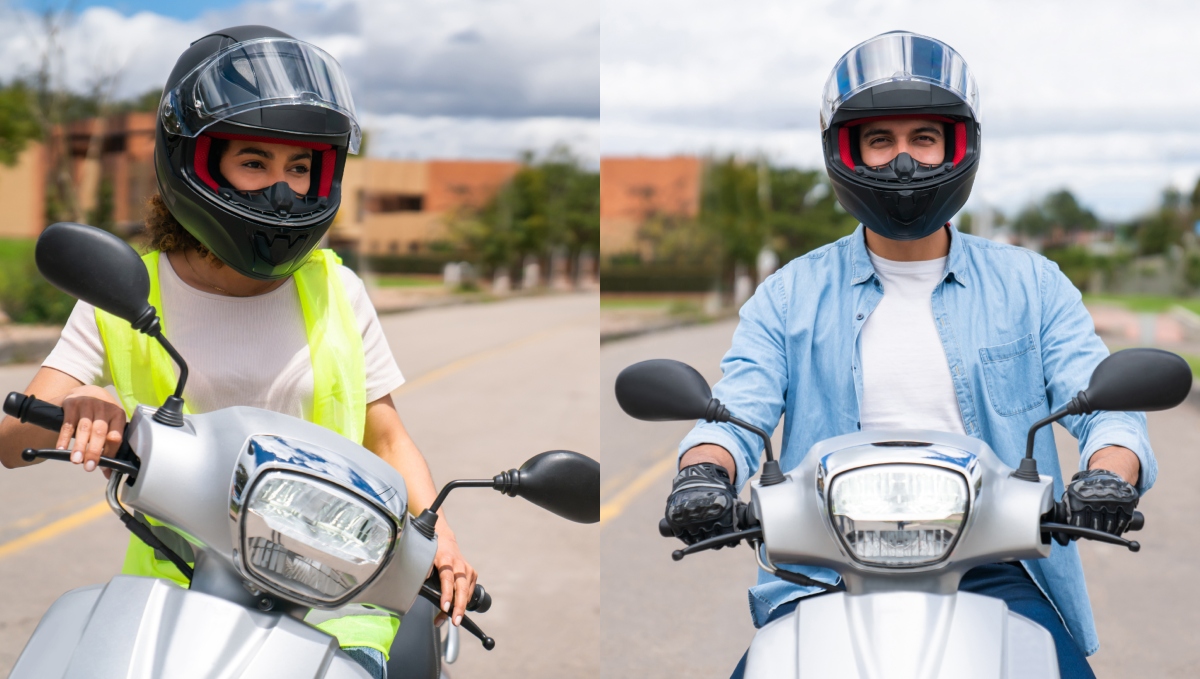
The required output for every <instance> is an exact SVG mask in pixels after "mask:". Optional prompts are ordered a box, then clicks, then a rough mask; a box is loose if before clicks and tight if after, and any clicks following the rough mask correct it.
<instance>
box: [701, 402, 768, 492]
mask: <svg viewBox="0 0 1200 679" xmlns="http://www.w3.org/2000/svg"><path fill="white" fill-rule="evenodd" d="M713 403H716V404H717V405H718V406H719V407H720V411H721V414H722V415H723V416H724V417H722V418H714V420H715V421H717V422H728V423H730V424H733V425H736V426H739V427H741V428H742V429H745V430H746V431H751V432H754V433H755V434H758V438H760V439H762V442H763V453H765V454H766V457H767V460H766V461H765V462H763V466H762V476H760V477H759V483H761V484H762V485H764V486H774V485H776V484H778V483H783V478H784V477H783V471H782V470H780V469H779V462H778V461H777V460H776V459H775V452H774V449H773V448H772V447H771V436H770V435H769V434H767V432H765V431H763V430H762V429H759V428H758V427H756V426H754V425H752V424H750V423H749V422H744V421H742V420H739V419H738V418H736V417H733V416H732V415H730V414H729V411H728V410H726V409H725V407H724V406H721V405H720V402H719V401H717V399H715V398H714V399H713Z"/></svg>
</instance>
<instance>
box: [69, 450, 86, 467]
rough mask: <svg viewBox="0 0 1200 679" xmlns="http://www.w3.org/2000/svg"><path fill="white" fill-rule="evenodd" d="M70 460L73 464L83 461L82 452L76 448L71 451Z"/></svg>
mask: <svg viewBox="0 0 1200 679" xmlns="http://www.w3.org/2000/svg"><path fill="white" fill-rule="evenodd" d="M71 461H72V462H74V463H75V464H79V463H80V462H83V453H82V452H81V451H78V450H77V451H75V452H73V453H71Z"/></svg>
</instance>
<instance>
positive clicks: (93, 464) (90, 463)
mask: <svg viewBox="0 0 1200 679" xmlns="http://www.w3.org/2000/svg"><path fill="white" fill-rule="evenodd" d="M83 468H84V470H85V471H89V472H90V471H92V470H93V469H95V468H96V461H95V460H88V461H87V464H85V465H83Z"/></svg>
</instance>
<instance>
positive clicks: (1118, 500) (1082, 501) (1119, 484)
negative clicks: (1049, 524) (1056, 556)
mask: <svg viewBox="0 0 1200 679" xmlns="http://www.w3.org/2000/svg"><path fill="white" fill-rule="evenodd" d="M1063 504H1064V505H1065V506H1066V510H1067V523H1069V524H1071V525H1073V526H1080V527H1083V528H1092V529H1094V530H1102V531H1104V532H1105V533H1112V534H1113V535H1120V534H1121V533H1124V532H1125V529H1126V528H1127V527H1128V526H1129V522H1130V520H1132V519H1133V510H1134V509H1136V508H1137V505H1138V491H1137V488H1134V487H1133V486H1132V485H1131V484H1130V483H1129V482H1128V481H1126V480H1125V479H1123V478H1121V477H1120V476H1117V475H1116V474H1114V473H1112V472H1110V471H1108V470H1107V469H1089V470H1087V471H1082V472H1078V473H1076V474H1075V476H1072V477H1071V483H1070V484H1068V485H1067V489H1066V491H1065V492H1064V493H1063ZM1059 542H1060V543H1061V542H1062V541H1061V540H1060V541H1059Z"/></svg>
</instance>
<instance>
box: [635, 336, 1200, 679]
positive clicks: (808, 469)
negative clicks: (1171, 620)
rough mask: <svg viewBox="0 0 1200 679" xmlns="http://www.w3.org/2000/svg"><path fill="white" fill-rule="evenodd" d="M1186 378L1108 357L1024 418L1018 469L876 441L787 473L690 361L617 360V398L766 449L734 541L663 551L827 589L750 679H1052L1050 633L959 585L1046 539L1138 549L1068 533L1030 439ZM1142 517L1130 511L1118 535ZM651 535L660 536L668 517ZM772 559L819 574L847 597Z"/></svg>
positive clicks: (846, 439)
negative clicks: (742, 561) (749, 436)
mask: <svg viewBox="0 0 1200 679" xmlns="http://www.w3.org/2000/svg"><path fill="white" fill-rule="evenodd" d="M1191 384H1192V373H1191V369H1190V368H1189V367H1188V365H1187V363H1186V362H1185V361H1184V360H1183V359H1182V358H1180V357H1179V356H1176V355H1175V354H1171V353H1169V352H1165V351H1160V350H1157V349H1128V350H1125V351H1120V352H1117V353H1115V354H1113V355H1111V356H1109V357H1108V358H1106V359H1105V360H1104V361H1103V362H1101V364H1100V365H1099V366H1097V368H1096V370H1095V372H1094V373H1093V375H1092V379H1091V383H1090V384H1089V386H1088V389H1087V390H1086V391H1083V392H1080V393H1079V395H1078V396H1077V397H1076V398H1075V399H1073V400H1072V401H1071V403H1070V404H1069V405H1068V406H1066V407H1065V408H1063V409H1062V410H1060V411H1058V412H1056V413H1053V414H1052V415H1050V416H1049V417H1047V418H1045V419H1043V420H1041V421H1040V422H1037V423H1036V424H1034V426H1033V427H1032V428H1031V429H1030V431H1029V438H1028V445H1027V450H1026V456H1025V458H1024V459H1023V460H1022V462H1021V464H1020V466H1019V468H1018V469H1017V470H1015V471H1014V470H1013V469H1012V468H1011V467H1009V466H1007V465H1005V464H1004V463H1003V462H1002V461H1001V460H1000V458H998V457H997V456H996V454H995V453H994V452H992V450H991V449H990V448H989V447H988V446H987V444H986V443H984V442H983V441H980V440H978V439H973V438H969V437H966V436H960V435H957V434H949V433H943V432H934V431H875V432H856V433H853V434H847V435H844V436H837V437H833V438H829V439H826V440H824V441H820V442H818V443H817V444H815V445H814V446H813V447H812V448H810V449H809V451H808V453H807V454H806V455H805V456H804V458H803V459H802V460H801V462H800V464H799V465H798V466H797V467H796V468H795V469H792V470H791V471H789V472H788V473H787V474H784V473H782V472H781V470H780V468H779V463H778V461H776V460H775V459H774V456H773V454H772V450H771V440H770V436H769V435H768V434H767V432H765V431H763V430H761V429H759V428H757V427H755V426H753V425H751V424H749V423H747V422H743V421H742V420H739V419H738V418H737V417H735V416H734V415H733V414H732V413H730V412H729V411H728V409H727V408H725V406H723V405H721V403H720V402H719V401H717V400H716V399H714V398H712V392H711V390H710V389H709V387H708V384H707V382H705V380H704V378H703V377H702V376H701V375H700V374H699V373H698V372H696V371H695V370H694V369H693V368H691V367H690V366H688V365H685V364H683V363H679V362H676V361H670V360H664V359H656V360H651V361H644V362H642V363H637V364H634V365H632V366H629V367H628V368H626V369H625V370H624V371H622V372H621V374H620V375H619V376H618V377H617V383H616V394H617V401H618V402H619V403H620V406H621V408H622V409H623V410H624V411H625V412H626V413H628V414H629V415H631V416H633V417H635V418H637V419H641V420H650V421H666V420H696V419H700V420H706V421H709V422H729V423H731V424H733V425H735V426H738V427H742V428H744V429H747V430H749V431H751V432H754V433H755V434H757V435H758V436H759V437H760V438H761V439H762V441H763V445H764V449H765V454H766V461H765V462H764V464H763V469H762V475H761V477H760V479H759V480H757V481H754V482H753V483H752V484H751V488H752V499H751V501H750V503H748V504H741V505H740V506H739V507H737V511H738V515H737V516H738V519H737V524H736V526H735V532H732V533H729V534H726V535H721V536H717V537H714V538H711V539H708V540H704V541H702V542H697V543H695V544H693V545H689V546H688V547H686V548H684V549H680V550H677V551H675V552H674V554H673V555H672V556H673V558H674V559H675V560H677V561H678V560H680V559H682V558H683V557H684V556H686V555H688V554H693V553H695V552H699V551H703V550H706V549H713V548H716V547H722V546H728V545H734V544H737V543H738V542H739V541H740V540H746V541H747V542H748V543H749V544H750V546H751V547H752V548H753V549H754V555H755V558H756V560H757V561H758V564H759V566H760V567H761V568H762V569H763V570H765V571H767V572H769V573H772V574H774V575H776V576H777V577H779V578H781V579H783V580H785V581H788V582H793V583H795V584H799V585H804V586H810V587H811V586H816V587H820V588H823V589H825V590H827V592H828V593H826V594H823V595H821V596H813V597H808V598H805V599H802V600H801V601H800V603H799V605H798V606H797V608H796V610H795V611H794V612H792V613H791V614H788V615H785V616H783V617H781V618H779V619H777V620H775V621H773V622H770V623H768V624H767V625H765V626H763V627H762V629H760V630H759V631H758V633H757V634H756V635H755V637H754V641H753V642H752V643H751V645H750V650H749V653H748V656H747V659H746V666H745V676H746V677H747V679H766V678H768V677H769V678H771V679H788V678H792V679H800V678H803V679H964V678H970V679H1057V678H1058V677H1059V671H1058V660H1057V657H1056V655H1055V647H1054V640H1053V638H1052V637H1051V636H1050V633H1049V632H1048V631H1046V630H1045V629H1044V628H1042V627H1041V626H1039V625H1037V624H1035V623H1034V622H1032V621H1031V620H1029V619H1028V618H1025V617H1023V616H1021V615H1018V614H1016V613H1014V612H1012V611H1010V610H1008V606H1007V605H1006V604H1005V602H1004V601H1002V600H1000V599H996V598H991V597H987V596H982V595H978V594H973V593H969V592H960V591H958V585H959V581H960V580H961V578H962V576H963V575H964V574H965V573H966V572H967V571H968V570H970V569H971V568H973V567H975V566H979V565H982V564H989V563H996V562H1002V561H1010V562H1015V561H1019V560H1028V559H1040V558H1045V557H1048V556H1049V555H1050V541H1051V539H1058V540H1059V541H1060V542H1061V541H1065V540H1068V539H1070V538H1072V537H1079V538H1089V539H1093V540H1100V541H1103V542H1109V543H1113V544H1118V545H1123V546H1125V547H1127V548H1129V549H1130V550H1131V551H1134V552H1136V551H1138V549H1139V548H1140V546H1139V545H1138V543H1136V542H1131V541H1128V540H1126V539H1124V538H1121V537H1118V536H1115V535H1112V534H1110V533H1107V532H1103V531H1099V530H1093V529H1090V528H1084V527H1081V526H1076V525H1072V524H1069V523H1067V522H1068V521H1069V519H1070V517H1069V516H1068V513H1067V509H1066V507H1065V505H1064V504H1063V503H1057V502H1055V500H1054V498H1053V497H1052V489H1053V484H1052V481H1051V478H1050V477H1048V476H1042V475H1039V474H1038V473H1037V464H1036V462H1035V461H1034V459H1033V441H1034V434H1035V433H1036V432H1037V430H1038V429H1040V428H1042V427H1044V426H1047V425H1049V424H1051V423H1053V422H1056V421H1058V420H1060V419H1062V418H1063V417H1065V416H1067V415H1078V414H1084V413H1090V412H1094V411H1097V410H1124V411H1147V410H1165V409H1167V408H1172V407H1175V406H1176V405H1179V404H1180V403H1182V402H1183V400H1184V398H1186V397H1187V395H1188V393H1189V391H1190V389H1191ZM884 489H886V493H885V492H883V491H884ZM1142 522H1143V518H1142V516H1141V513H1140V512H1135V513H1134V516H1133V519H1132V521H1131V522H1130V526H1129V530H1137V529H1140V528H1141V526H1142ZM659 530H660V532H661V533H662V534H663V535H664V536H666V537H670V536H671V531H670V528H669V527H668V526H666V525H665V521H664V523H662V524H660V526H659ZM779 564H804V565H810V566H822V567H825V568H830V569H832V570H834V571H836V572H838V573H839V574H840V575H841V577H842V581H843V584H844V591H843V590H842V588H835V587H832V586H830V585H827V584H825V583H821V582H817V581H815V580H812V579H811V578H808V577H805V576H804V575H801V574H799V573H795V572H791V571H788V570H784V569H781V568H778V565H779Z"/></svg>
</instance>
